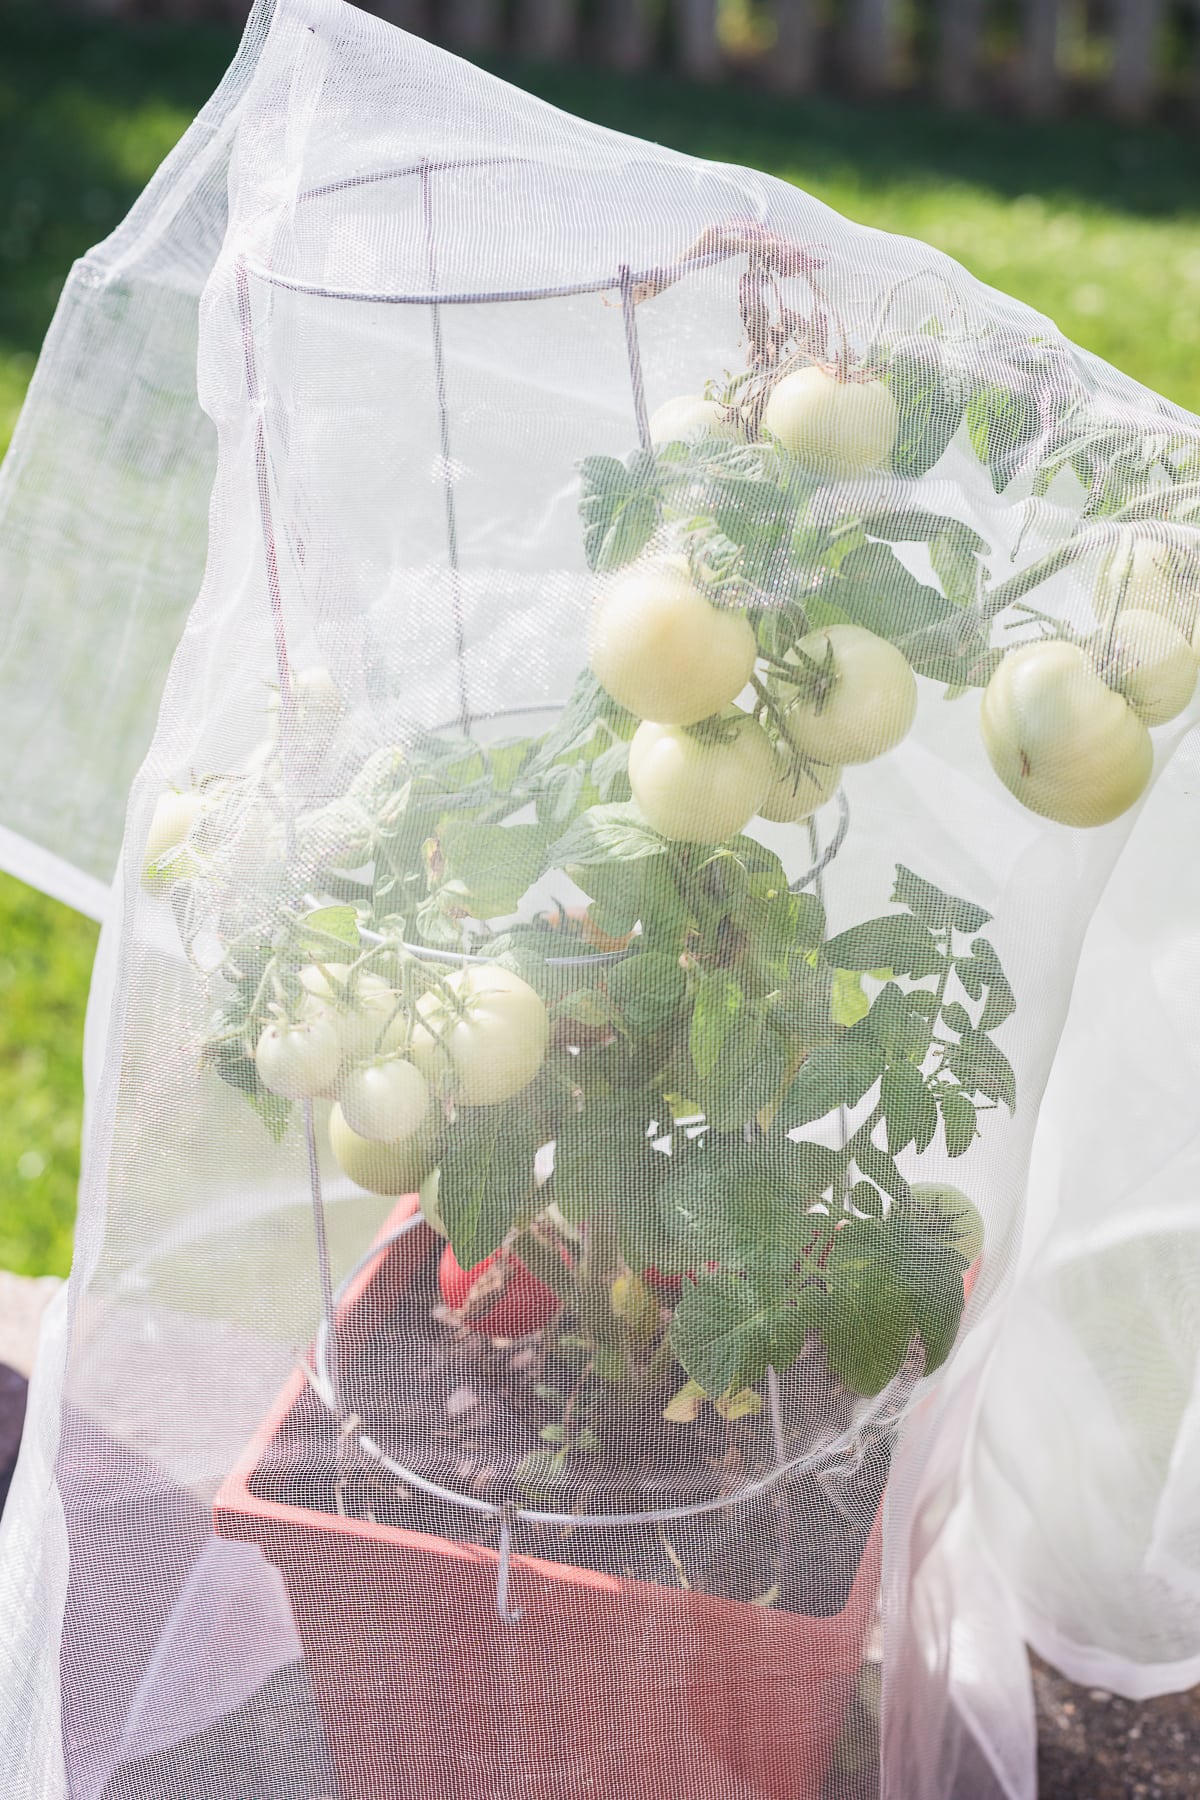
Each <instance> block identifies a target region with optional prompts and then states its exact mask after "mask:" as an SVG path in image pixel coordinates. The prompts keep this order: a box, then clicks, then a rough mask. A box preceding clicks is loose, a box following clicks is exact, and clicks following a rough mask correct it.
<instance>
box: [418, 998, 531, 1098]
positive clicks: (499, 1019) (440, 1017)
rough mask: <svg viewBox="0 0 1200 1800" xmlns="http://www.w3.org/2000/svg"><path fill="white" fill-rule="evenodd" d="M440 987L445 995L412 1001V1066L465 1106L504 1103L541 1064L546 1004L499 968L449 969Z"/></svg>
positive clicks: (524, 1083) (517, 1092) (524, 1085)
mask: <svg viewBox="0 0 1200 1800" xmlns="http://www.w3.org/2000/svg"><path fill="white" fill-rule="evenodd" d="M445 985H446V987H447V988H448V989H449V990H450V993H449V995H446V994H444V993H443V992H442V991H441V990H439V989H437V988H434V989H431V990H430V992H429V993H427V994H423V995H422V996H421V998H420V1000H419V1001H418V1002H417V1022H416V1024H415V1025H414V1028H413V1035H412V1044H411V1046H410V1049H409V1054H410V1056H411V1057H412V1060H413V1062H414V1063H415V1064H416V1065H417V1067H418V1068H419V1069H420V1070H421V1072H422V1074H423V1075H424V1076H425V1077H426V1079H427V1080H428V1081H430V1082H432V1083H433V1085H434V1086H435V1087H446V1086H448V1087H449V1088H450V1091H451V1092H452V1094H453V1096H454V1098H455V1099H456V1100H459V1101H461V1102H462V1104H463V1105H464V1106H495V1105H497V1104H498V1103H499V1102H500V1101H502V1100H510V1099H511V1098H512V1096H513V1095H514V1094H519V1093H520V1092H521V1089H522V1088H524V1087H527V1086H528V1085H529V1083H530V1082H531V1081H532V1080H533V1078H534V1076H535V1075H536V1074H537V1072H538V1070H539V1069H540V1068H541V1066H542V1062H543V1059H544V1057H545V1054H546V1047H547V1045H548V1044H549V1042H550V1018H549V1015H548V1013H547V1011H546V1005H545V1002H544V1001H543V999H542V997H541V995H540V994H538V993H535V991H534V989H533V988H531V987H530V985H529V983H528V982H527V981H523V980H522V979H521V977H520V976H519V975H514V974H513V972H512V970H511V969H506V968H504V967H502V965H501V964H499V963H472V964H470V965H469V966H468V967H466V968H462V969H455V970H454V971H453V973H452V974H450V975H448V976H446V978H445ZM459 1008H461V1009H463V1016H462V1017H460V1016H459V1012H458V1009H459Z"/></svg>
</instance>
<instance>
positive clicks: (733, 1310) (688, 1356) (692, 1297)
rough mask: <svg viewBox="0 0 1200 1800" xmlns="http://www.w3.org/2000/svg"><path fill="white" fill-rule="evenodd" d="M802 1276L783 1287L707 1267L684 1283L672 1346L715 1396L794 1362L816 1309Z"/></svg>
mask: <svg viewBox="0 0 1200 1800" xmlns="http://www.w3.org/2000/svg"><path fill="white" fill-rule="evenodd" d="M810 1296H811V1290H808V1289H806V1288H804V1287H803V1286H802V1285H801V1284H800V1282H799V1281H792V1282H790V1283H783V1284H781V1285H780V1287H779V1288H778V1289H773V1288H772V1287H771V1286H770V1285H769V1284H766V1283H759V1282H755V1281H754V1280H752V1279H751V1277H750V1276H748V1275H746V1274H744V1273H743V1274H734V1273H725V1272H723V1271H721V1270H716V1271H711V1272H710V1271H707V1270H705V1271H703V1272H700V1273H697V1274H696V1275H695V1276H694V1277H692V1278H691V1279H687V1280H685V1281H684V1283H683V1288H682V1290H681V1292H680V1296H679V1301H678V1303H677V1305H676V1307H675V1312H674V1316H673V1317H672V1320H671V1348H672V1349H673V1350H674V1352H675V1354H676V1356H677V1357H678V1358H679V1360H680V1362H681V1363H682V1364H683V1367H684V1369H685V1370H686V1371H687V1374H688V1375H689V1376H690V1378H691V1379H692V1380H693V1381H694V1382H696V1383H697V1384H698V1385H699V1386H700V1387H702V1388H703V1389H704V1392H705V1393H706V1394H707V1395H708V1397H709V1398H710V1399H713V1400H715V1399H719V1398H720V1396H721V1395H722V1394H727V1393H730V1392H731V1391H732V1392H734V1393H736V1392H738V1391H740V1390H741V1389H742V1388H747V1387H754V1386H755V1385H756V1384H757V1383H758V1382H760V1381H762V1380H763V1378H764V1376H765V1375H766V1372H767V1369H768V1368H769V1367H773V1368H774V1369H776V1370H777V1371H779V1372H781V1373H782V1372H783V1371H784V1370H786V1369H788V1368H790V1367H791V1365H792V1363H793V1362H795V1360H796V1358H797V1356H798V1355H799V1354H800V1351H801V1349H802V1348H803V1346H804V1339H805V1335H806V1333H807V1331H808V1329H809V1326H810V1324H811V1322H812V1316H813V1311H814V1304H813V1300H812V1298H811V1297H810Z"/></svg>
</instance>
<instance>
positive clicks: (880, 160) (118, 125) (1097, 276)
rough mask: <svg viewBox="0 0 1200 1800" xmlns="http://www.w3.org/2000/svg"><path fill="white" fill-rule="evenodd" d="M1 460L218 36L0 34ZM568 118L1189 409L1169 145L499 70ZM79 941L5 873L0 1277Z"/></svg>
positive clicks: (1130, 135) (1087, 131)
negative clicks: (55, 322) (48, 339)
mask: <svg viewBox="0 0 1200 1800" xmlns="http://www.w3.org/2000/svg"><path fill="white" fill-rule="evenodd" d="M0 41H2V43H3V57H2V58H0V447H2V446H3V445H4V444H5V443H6V442H7V440H8V436H9V433H10V431H11V428H12V424H13V421H14V419H15V417H16V413H17V409H18V407H19V405H20V401H21V396H22V394H23V392H24V389H25V385H26V383H27V381H28V379H29V375H30V373H31V371H32V368H33V361H34V357H35V355H36V352H37V348H38V345H39V343H40V341H41V338H42V334H43V333H44V331H45V329H46V326H47V324H48V323H49V319H50V314H51V312H52V310H53V306H54V301H55V297H56V295H57V293H58V290H59V288H60V286H61V284H62V280H63V277H64V276H65V274H66V272H67V269H68V267H69V265H70V263H71V260H72V258H73V257H75V256H77V255H78V254H79V253H80V252H81V251H83V250H84V249H86V247H87V246H88V245H89V244H91V243H93V242H95V241H96V240H97V239H98V238H100V237H102V236H104V234H105V233H106V232H107V231H108V230H109V229H110V228H111V227H112V226H113V225H114V224H115V223H116V222H117V220H118V219H119V218H120V217H121V216H122V214H123V213H124V212H125V211H126V209H127V208H128V206H129V204H130V203H131V201H132V200H133V198H134V196H135V195H136V194H137V192H138V191H139V189H140V188H141V187H142V185H143V183H144V182H145V181H146V179H147V177H148V176H149V175H150V174H151V172H152V171H153V169H154V168H155V166H156V165H157V164H158V162H159V161H161V159H162V157H163V156H164V154H165V153H166V151H167V150H168V149H169V148H170V147H171V145H172V144H173V143H174V141H175V139H176V138H177V137H178V135H179V134H180V132H181V131H182V130H183V129H184V127H185V126H186V124H187V122H188V120H189V119H190V118H191V116H192V114H193V113H194V112H195V110H196V108H197V107H198V106H199V105H200V104H201V102H202V101H203V100H204V99H205V97H206V96H207V95H208V93H209V92H210V91H211V89H212V87H213V85H214V84H215V82H216V81H217V79H218V78H219V76H220V74H221V71H222V70H223V68H224V67H225V65H226V63H227V62H228V59H229V56H230V54H231V51H232V47H233V42H234V40H233V37H232V36H231V35H230V34H229V33H228V32H226V31H222V30H219V29H216V28H209V27H202V26H191V27H171V28H168V27H163V26H149V25H141V26H132V25H130V26H117V25H111V24H105V23H100V22H78V21H71V22H69V23H68V22H63V21H56V20H55V19H54V18H53V17H46V16H39V14H38V12H37V11H35V10H34V9H33V8H32V7H23V6H22V5H21V4H20V0H18V3H17V4H16V5H15V6H14V5H10V7H9V9H8V10H6V13H5V18H4V23H3V25H2V26H0ZM516 74H517V78H518V79H520V80H521V81H522V82H523V84H524V85H527V86H528V87H530V88H532V89H533V90H534V91H535V92H537V93H540V94H542V95H543V96H544V97H545V98H546V99H548V100H551V101H553V102H554V103H555V104H556V105H559V106H562V107H565V108H567V109H568V110H570V111H574V112H578V113H582V114H583V115H585V116H587V117H589V118H594V119H597V120H600V121H601V122H602V123H605V124H609V125H613V126H615V127H617V128H618V129H620V130H624V131H630V132H635V133H637V134H639V135H641V136H643V137H650V138H655V139H658V140H659V141H661V142H663V143H666V144H671V145H674V146H675V147H677V148H678V149H681V150H687V151H691V152H693V153H694V154H697V155H701V156H708V157H714V158H717V159H720V160H723V161H730V162H743V163H750V164H754V165H756V166H758V167H760V168H763V169H768V170H770V171H771V172H772V173H774V174H777V175H781V176H783V177H785V178H786V179H788V180H791V181H795V182H798V183H800V184H801V185H803V186H804V187H806V188H807V189H809V190H810V191H811V192H812V193H814V194H816V195H817V196H818V197H819V198H820V199H822V200H825V201H826V202H828V203H829V204H830V205H831V206H834V207H836V208H837V209H838V210H839V211H841V212H844V213H846V214H848V215H849V216H850V217H852V218H855V219H858V220H860V221H862V222H863V223H865V224H870V225H878V226H882V227H884V228H886V229H888V230H891V231H898V232H904V233H906V234H908V235H910V236H913V237H919V238H924V239H926V240H927V241H928V242H930V243H932V244H936V245H938V246H939V248H941V249H943V250H946V251H948V252H949V253H950V254H951V255H952V256H955V257H957V258H958V259H959V261H961V262H963V263H964V264H965V265H966V266H967V267H968V268H969V269H971V270H972V271H974V273H976V274H977V275H979V276H981V277H982V278H983V279H984V280H985V281H987V282H990V283H991V284H992V285H993V286H994V287H998V288H1002V289H1004V290H1006V291H1007V292H1009V293H1013V294H1016V295H1018V296H1019V297H1020V298H1021V299H1023V300H1026V301H1028V302H1029V303H1030V304H1031V305H1032V306H1035V307H1037V308H1038V309H1039V310H1040V311H1042V312H1044V313H1048V314H1049V315H1050V316H1051V317H1052V318H1053V319H1055V320H1056V322H1057V323H1058V324H1059V325H1060V326H1061V327H1062V328H1063V330H1064V331H1066V332H1067V333H1068V334H1069V335H1070V336H1072V337H1073V338H1075V339H1076V340H1077V341H1078V342H1079V343H1082V344H1085V345H1086V346H1087V347H1088V348H1089V349H1091V350H1095V351H1097V352H1098V353H1099V354H1100V355H1101V356H1104V357H1107V358H1108V359H1109V360H1110V361H1112V362H1115V363H1117V364H1119V365H1120V366H1121V367H1122V368H1124V369H1125V370H1127V371H1128V373H1130V374H1132V375H1134V376H1136V377H1137V378H1138V379H1139V380H1141V381H1144V382H1146V383H1147V384H1148V385H1149V386H1151V387H1154V388H1157V389H1158V390H1159V391H1160V392H1162V393H1165V394H1167V395H1169V396H1170V398H1172V399H1173V400H1177V401H1179V402H1181V403H1182V404H1183V405H1185V406H1189V407H1191V408H1193V409H1194V410H1197V411H1200V162H1198V161H1197V158H1196V155H1195V145H1194V141H1193V138H1192V137H1191V135H1189V134H1186V133H1184V132H1182V131H1180V132H1171V131H1167V130H1132V129H1119V128H1117V127H1115V126H1113V125H1111V124H1107V123H1102V122H1099V121H1082V120H1080V121H1071V122H1067V123H1064V124H1061V125H1049V124H1046V125H1042V124H1030V123H1026V122H1016V121H1009V120H1003V119H984V118H977V117H975V116H970V117H964V118H951V117H949V116H947V115H944V114H940V113H938V112H937V111H935V110H933V109H932V108H929V107H926V106H923V105H921V104H919V103H916V102H908V103H905V104H903V105H901V104H896V105H889V106H882V105H880V106H872V107H868V106H862V105H856V104H851V103H848V102H843V101H838V100H807V101H804V102H803V103H786V102H783V101H779V100H775V99H768V98H765V97H763V96H761V95H757V94H751V93H748V92H744V91H739V90H737V89H728V90H720V91H715V92H698V91H694V90H689V89H687V88H685V87H682V86H680V85H679V84H678V83H673V82H667V81H663V80H657V79H646V80H639V81H631V80H629V79H626V78H620V79H617V78H613V77H609V76H605V75H603V74H595V73H591V72H584V71H581V70H570V71H559V70H544V69H539V70H524V71H518V72H516ZM94 941H95V930H94V927H92V926H91V925H89V924H88V923H87V922H86V921H83V920H80V919H78V918H76V917H75V916H74V915H72V914H70V913H68V912H66V911H65V910H64V909H63V908H61V907H59V906H57V905H55V904H54V903H53V902H51V901H48V900H45V899H42V898H41V897H40V896H36V895H33V894H30V893H29V891H28V890H27V889H25V888H23V887H22V886H21V885H20V884H19V883H17V882H15V881H12V880H9V879H8V878H5V877H0V1267H5V1266H7V1267H10V1268H16V1269H19V1270H22V1271H24V1272H26V1273H29V1274H41V1273H62V1272H65V1270H66V1268H67V1266H68V1262H69V1259H70V1234H71V1218H72V1213H73V1208H74V1187H75V1179H76V1173H77V1151H76V1144H77V1139H78V1134H79V1116H80V1104H81V1101H80V1082H79V1050H80V1043H81V1038H82V1030H83V1009H84V1002H85V998H86V988H87V974H88V968H89V964H90V959H91V953H92V949H93V945H94Z"/></svg>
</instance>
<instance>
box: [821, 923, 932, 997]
mask: <svg viewBox="0 0 1200 1800" xmlns="http://www.w3.org/2000/svg"><path fill="white" fill-rule="evenodd" d="M825 956H826V959H827V961H828V962H829V963H830V964H832V966H833V967H834V968H835V969H856V970H863V971H864V972H865V971H866V970H869V969H881V968H888V969H891V970H892V972H893V973H894V974H896V975H911V976H912V977H913V978H914V979H915V980H918V981H919V980H920V979H921V978H922V976H924V975H932V974H933V973H934V971H935V970H936V969H938V968H939V967H940V966H941V963H942V958H943V952H942V948H941V945H940V944H939V943H938V941H937V939H936V938H935V937H934V936H933V933H932V932H931V931H930V930H929V928H928V926H925V925H922V924H921V922H920V920H919V919H915V918H913V917H912V916H911V914H908V913H888V914H885V915H884V917H882V918H879V919H868V920H867V921H866V922H865V923H864V924H862V925H852V926H851V927H850V929H849V931H842V932H839V933H838V935H837V937H832V938H830V939H829V941H828V942H827V943H826V945H825Z"/></svg>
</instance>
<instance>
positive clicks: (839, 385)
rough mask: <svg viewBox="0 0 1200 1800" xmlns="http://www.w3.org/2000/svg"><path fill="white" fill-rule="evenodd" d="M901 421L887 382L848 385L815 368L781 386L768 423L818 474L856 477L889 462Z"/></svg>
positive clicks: (787, 377) (771, 403)
mask: <svg viewBox="0 0 1200 1800" xmlns="http://www.w3.org/2000/svg"><path fill="white" fill-rule="evenodd" d="M899 420H900V414H899V411H898V409H897V406H896V402H895V400H893V398H892V396H891V393H890V392H889V390H888V389H887V388H886V387H884V385H883V383H882V382H881V381H842V380H839V379H838V378H837V377H836V376H834V375H831V374H829V373H827V372H826V370H824V369H821V368H818V367H817V366H816V365H815V364H813V365H812V366H811V367H809V368H807V369H796V370H794V371H793V372H792V374H790V375H785V376H784V377H783V379H782V380H781V381H778V382H776V384H775V386H774V387H773V388H772V390H771V396H770V398H769V400H768V401H767V404H766V408H765V409H764V412H763V420H762V422H763V425H764V427H765V429H766V430H767V431H769V432H770V434H771V436H772V437H773V438H776V439H777V440H778V442H779V443H781V444H782V445H783V446H784V448H785V449H787V450H790V451H791V452H792V454H793V456H796V457H799V459H800V461H801V462H804V463H807V464H808V466H809V467H810V468H812V469H815V470H817V471H818V473H820V474H823V475H830V476H838V475H844V476H850V475H861V474H864V473H866V472H867V471H868V470H871V469H881V468H883V467H884V466H885V465H886V464H887V461H888V459H889V457H890V456H891V454H892V450H893V447H894V446H895V442H896V434H897V431H898V429H899Z"/></svg>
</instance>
